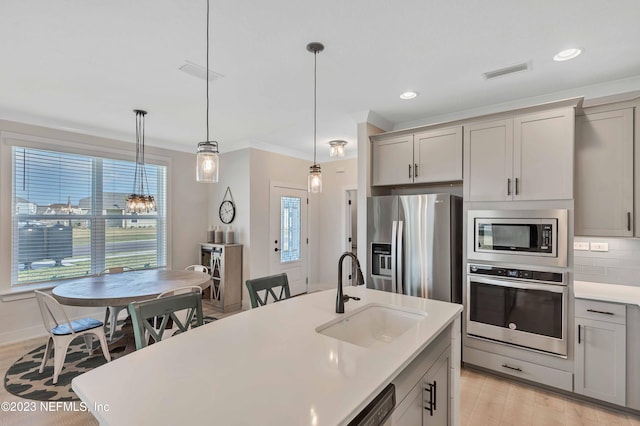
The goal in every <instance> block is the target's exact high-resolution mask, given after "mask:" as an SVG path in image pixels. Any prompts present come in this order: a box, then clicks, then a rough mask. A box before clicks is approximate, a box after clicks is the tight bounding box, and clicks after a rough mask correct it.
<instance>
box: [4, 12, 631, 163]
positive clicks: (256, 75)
mask: <svg viewBox="0 0 640 426" xmlns="http://www.w3.org/2000/svg"><path fill="white" fill-rule="evenodd" d="M638 16H640V2H639V1H638V0H615V1H609V2H607V1H602V0H563V1H551V0H523V1H509V0H482V1H480V0H477V1H476V0H448V1H436V0H396V1H392V0H323V1H315V2H311V1H305V0H270V1H258V0H254V1H246V0H211V28H210V40H211V46H210V49H211V54H210V60H211V63H210V67H211V68H212V69H213V70H214V71H215V72H217V73H219V74H221V75H222V77H220V78H218V79H217V80H216V81H215V82H213V83H212V84H211V85H210V86H211V87H210V96H211V98H210V99H211V112H210V122H211V135H212V139H216V140H218V141H219V143H220V150H221V152H226V151H231V150H235V149H239V148H244V147H247V146H253V147H258V148H262V149H267V150H271V151H276V152H281V153H285V154H289V155H293V156H296V157H300V158H305V159H312V156H313V54H312V53H309V52H307V50H306V49H305V46H306V44H307V43H308V42H311V41H318V42H322V43H323V44H324V45H325V50H324V52H322V53H320V54H318V57H317V61H318V77H317V91H318V93H317V102H318V104H317V108H318V121H317V126H318V127H317V128H318V133H317V141H318V159H319V160H320V161H324V160H326V159H328V144H327V142H328V141H329V140H332V139H345V140H347V141H348V142H349V145H347V151H348V152H349V153H350V154H351V155H354V154H355V144H356V122H357V121H358V120H362V117H366V116H367V114H368V113H370V112H372V113H374V114H375V116H376V117H378V118H379V122H381V123H386V124H385V127H386V128H387V129H392V128H396V129H397V128H402V127H403V126H404V127H407V126H409V125H411V124H414V123H420V122H422V121H429V120H435V119H437V118H442V117H452V116H454V115H455V114H458V115H459V114H461V112H462V114H464V112H465V111H466V112H467V113H468V112H470V111H481V110H482V108H485V107H487V106H494V107H495V106H496V105H507V104H508V103H509V102H513V101H516V100H523V99H530V98H536V99H543V98H544V97H545V96H547V97H549V98H553V97H554V96H556V97H558V96H560V95H562V94H572V93H573V94H583V93H582V92H581V91H587V89H585V88H589V87H591V88H593V87H603V83H604V84H605V85H607V84H608V85H610V86H611V89H607V90H609V91H616V90H617V91H627V90H638V89H640V42H639V41H640V25H638V19H637V18H638ZM205 35H206V1H204V0H200V1H194V0H135V1H131V0H109V1H97V0H56V1H51V0H29V1H24V0H2V4H1V5H0V40H2V43H1V44H0V58H1V59H2V65H1V66H0V82H1V83H2V89H1V91H0V118H3V119H9V120H16V121H21V122H26V123H33V124H39V125H45V126H49V127H54V128H58V129H63V130H71V131H77V132H81V133H87V134H94V135H98V136H108V137H115V138H118V139H124V140H130V141H132V142H133V141H134V139H135V138H134V134H135V119H134V113H133V111H132V110H133V109H134V108H142V109H146V110H147V111H148V112H149V114H148V115H147V120H146V142H147V144H149V145H156V146H162V147H166V148H171V149H176V150H180V151H188V152H195V149H196V145H197V143H198V142H199V141H203V140H205V138H206V120H205V102H206V100H205V99H206V98H205V93H206V91H205V81H204V80H202V79H198V78H195V77H192V76H190V75H188V74H185V73H184V72H182V71H179V70H178V68H179V67H180V66H182V65H183V63H184V61H185V60H188V61H190V62H193V63H196V64H200V65H203V66H204V65H205V63H206V56H205V55H206V50H205V49H206V45H205ZM576 46H577V47H581V48H583V49H584V52H583V54H582V55H581V56H579V57H578V58H576V59H574V60H572V61H567V62H555V61H553V59H552V58H553V55H554V54H555V53H557V52H558V51H559V50H562V49H564V48H567V47H576ZM522 62H527V63H529V65H530V68H531V69H530V70H528V71H523V72H520V73H517V74H511V75H508V76H503V77H499V78H496V79H493V80H485V79H484V78H483V76H482V73H483V72H486V71H490V70H495V69H499V68H504V67H507V66H510V65H514V64H518V63H522ZM614 81H615V84H612V83H611V82H614ZM405 90H414V91H417V92H419V94H420V96H418V97H417V98H415V99H413V100H410V101H405V100H401V99H400V98H399V94H400V93H401V92H403V91H405Z"/></svg>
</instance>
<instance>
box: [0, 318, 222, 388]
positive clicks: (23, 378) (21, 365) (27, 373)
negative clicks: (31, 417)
mask: <svg viewBox="0 0 640 426" xmlns="http://www.w3.org/2000/svg"><path fill="white" fill-rule="evenodd" d="M215 320H216V318H214V317H210V316H205V317H204V322H205V324H206V323H209V322H212V321H215ZM124 349H125V348H124V347H122V348H117V349H115V350H113V351H111V359H112V360H113V359H117V358H119V357H121V356H123V355H122V352H123V351H124ZM44 350H45V345H42V346H39V347H37V348H35V349H33V350H32V351H30V352H29V353H27V354H25V355H23V356H22V357H21V358H20V359H19V360H17V361H16V362H15V363H14V364H13V365H12V366H11V367H9V369H8V370H7V373H6V374H5V376H4V387H5V389H6V390H7V391H8V392H9V393H11V394H13V395H16V396H19V397H20V398H25V399H34V400H37V401H79V398H78V396H77V395H76V394H75V392H73V390H72V389H71V380H72V379H73V378H74V377H76V376H79V375H80V374H82V373H86V372H87V371H89V370H92V369H94V368H96V367H99V366H101V365H103V364H105V363H106V362H107V361H106V360H105V359H104V356H103V355H102V349H101V348H100V345H99V344H98V342H97V341H96V340H94V343H93V354H92V355H89V352H88V351H87V348H86V346H85V344H84V338H83V337H78V338H77V339H75V340H74V341H72V342H71V344H70V345H69V349H68V350H67V357H66V359H65V362H64V366H63V368H62V371H61V372H60V375H59V376H58V383H56V384H55V385H54V384H53V356H52V357H51V359H49V361H48V362H47V366H46V367H45V368H44V370H43V372H42V374H41V373H39V372H38V370H39V368H40V363H41V362H42V357H43V356H44Z"/></svg>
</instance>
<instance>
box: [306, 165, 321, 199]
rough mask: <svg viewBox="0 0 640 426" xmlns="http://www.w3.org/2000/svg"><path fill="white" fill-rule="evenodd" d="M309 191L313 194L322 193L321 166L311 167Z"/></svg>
mask: <svg viewBox="0 0 640 426" xmlns="http://www.w3.org/2000/svg"><path fill="white" fill-rule="evenodd" d="M307 190H308V191H309V192H313V193H319V192H322V171H321V170H320V164H314V165H313V166H311V167H309V178H308V187H307Z"/></svg>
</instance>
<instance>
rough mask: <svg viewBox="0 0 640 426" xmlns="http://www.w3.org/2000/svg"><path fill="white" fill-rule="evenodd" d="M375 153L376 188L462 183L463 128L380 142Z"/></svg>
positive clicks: (374, 177)
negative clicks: (414, 184) (380, 186)
mask: <svg viewBox="0 0 640 426" xmlns="http://www.w3.org/2000/svg"><path fill="white" fill-rule="evenodd" d="M371 151H372V154H371V156H372V158H371V162H372V176H371V183H372V185H374V186H379V185H402V184H412V183H436V182H451V181H460V180H462V127H451V128H446V129H434V130H426V131H423V132H420V133H415V134H409V135H401V136H393V137H388V138H385V137H383V138H376V139H375V140H374V141H373V142H372V150H371Z"/></svg>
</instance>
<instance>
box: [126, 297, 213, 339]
mask: <svg viewBox="0 0 640 426" xmlns="http://www.w3.org/2000/svg"><path fill="white" fill-rule="evenodd" d="M184 309H189V310H190V311H189V312H190V314H189V315H188V316H187V320H186V321H184V323H183V321H181V320H180V319H178V317H177V316H176V315H175V312H177V311H182V310H184ZM129 314H130V315H131V321H132V323H133V335H134V337H135V341H136V349H142V348H144V347H146V346H147V344H148V341H147V337H146V336H148V337H149V338H151V340H153V341H154V342H158V341H160V340H162V337H163V335H164V332H165V330H166V329H167V325H168V324H169V320H172V321H173V323H174V324H176V326H177V327H178V328H179V329H180V330H181V331H186V330H187V329H188V328H189V327H190V326H191V325H192V321H193V317H194V315H195V317H196V323H195V325H194V326H195V327H197V326H200V325H202V324H203V315H202V299H201V297H200V294H199V293H197V292H189V293H183V294H177V295H174V296H167V297H162V298H158V299H151V300H145V301H142V302H132V303H130V304H129ZM158 317H160V318H161V321H159V323H160V325H157V324H158V321H157V320H156V318H158Z"/></svg>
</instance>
